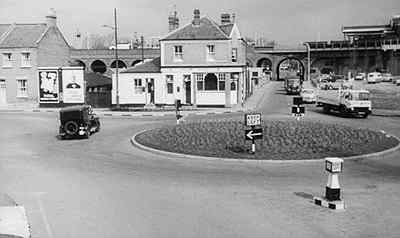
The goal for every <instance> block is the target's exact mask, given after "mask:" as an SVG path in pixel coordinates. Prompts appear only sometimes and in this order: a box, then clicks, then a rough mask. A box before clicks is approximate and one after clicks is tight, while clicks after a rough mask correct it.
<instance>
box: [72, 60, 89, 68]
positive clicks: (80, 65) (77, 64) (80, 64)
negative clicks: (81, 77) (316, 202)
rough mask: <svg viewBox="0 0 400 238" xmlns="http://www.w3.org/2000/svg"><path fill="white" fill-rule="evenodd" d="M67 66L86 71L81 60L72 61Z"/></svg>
mask: <svg viewBox="0 0 400 238" xmlns="http://www.w3.org/2000/svg"><path fill="white" fill-rule="evenodd" d="M69 65H70V66H73V67H74V66H79V67H83V70H85V69H86V64H85V63H84V62H83V61H82V60H77V59H76V60H72V61H71V62H70V64H69Z"/></svg>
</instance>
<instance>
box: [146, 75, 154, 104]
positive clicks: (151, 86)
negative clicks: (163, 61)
mask: <svg viewBox="0 0 400 238" xmlns="http://www.w3.org/2000/svg"><path fill="white" fill-rule="evenodd" d="M146 81H147V94H148V97H149V101H148V102H149V104H154V79H153V78H151V79H147V80H146Z"/></svg>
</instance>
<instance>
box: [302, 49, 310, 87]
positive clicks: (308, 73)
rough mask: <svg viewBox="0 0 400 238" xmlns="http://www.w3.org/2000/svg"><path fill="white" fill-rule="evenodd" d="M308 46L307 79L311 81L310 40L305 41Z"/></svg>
mask: <svg viewBox="0 0 400 238" xmlns="http://www.w3.org/2000/svg"><path fill="white" fill-rule="evenodd" d="M303 44H304V45H305V46H306V47H307V61H308V62H307V80H308V81H309V82H310V79H311V76H310V73H311V48H310V44H309V43H308V42H304V43H303Z"/></svg>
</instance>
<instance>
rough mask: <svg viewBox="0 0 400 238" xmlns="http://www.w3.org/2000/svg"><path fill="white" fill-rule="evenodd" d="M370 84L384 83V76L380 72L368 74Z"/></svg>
mask: <svg viewBox="0 0 400 238" xmlns="http://www.w3.org/2000/svg"><path fill="white" fill-rule="evenodd" d="M367 82H368V83H380V82H382V74H381V73H379V72H372V73H369V74H368V77H367Z"/></svg>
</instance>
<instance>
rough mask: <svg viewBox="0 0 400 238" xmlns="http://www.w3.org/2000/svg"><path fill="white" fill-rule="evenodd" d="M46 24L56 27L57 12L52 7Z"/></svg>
mask: <svg viewBox="0 0 400 238" xmlns="http://www.w3.org/2000/svg"><path fill="white" fill-rule="evenodd" d="M46 25H47V26H48V27H55V26H57V14H56V11H55V10H54V8H50V12H49V14H47V16H46Z"/></svg>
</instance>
